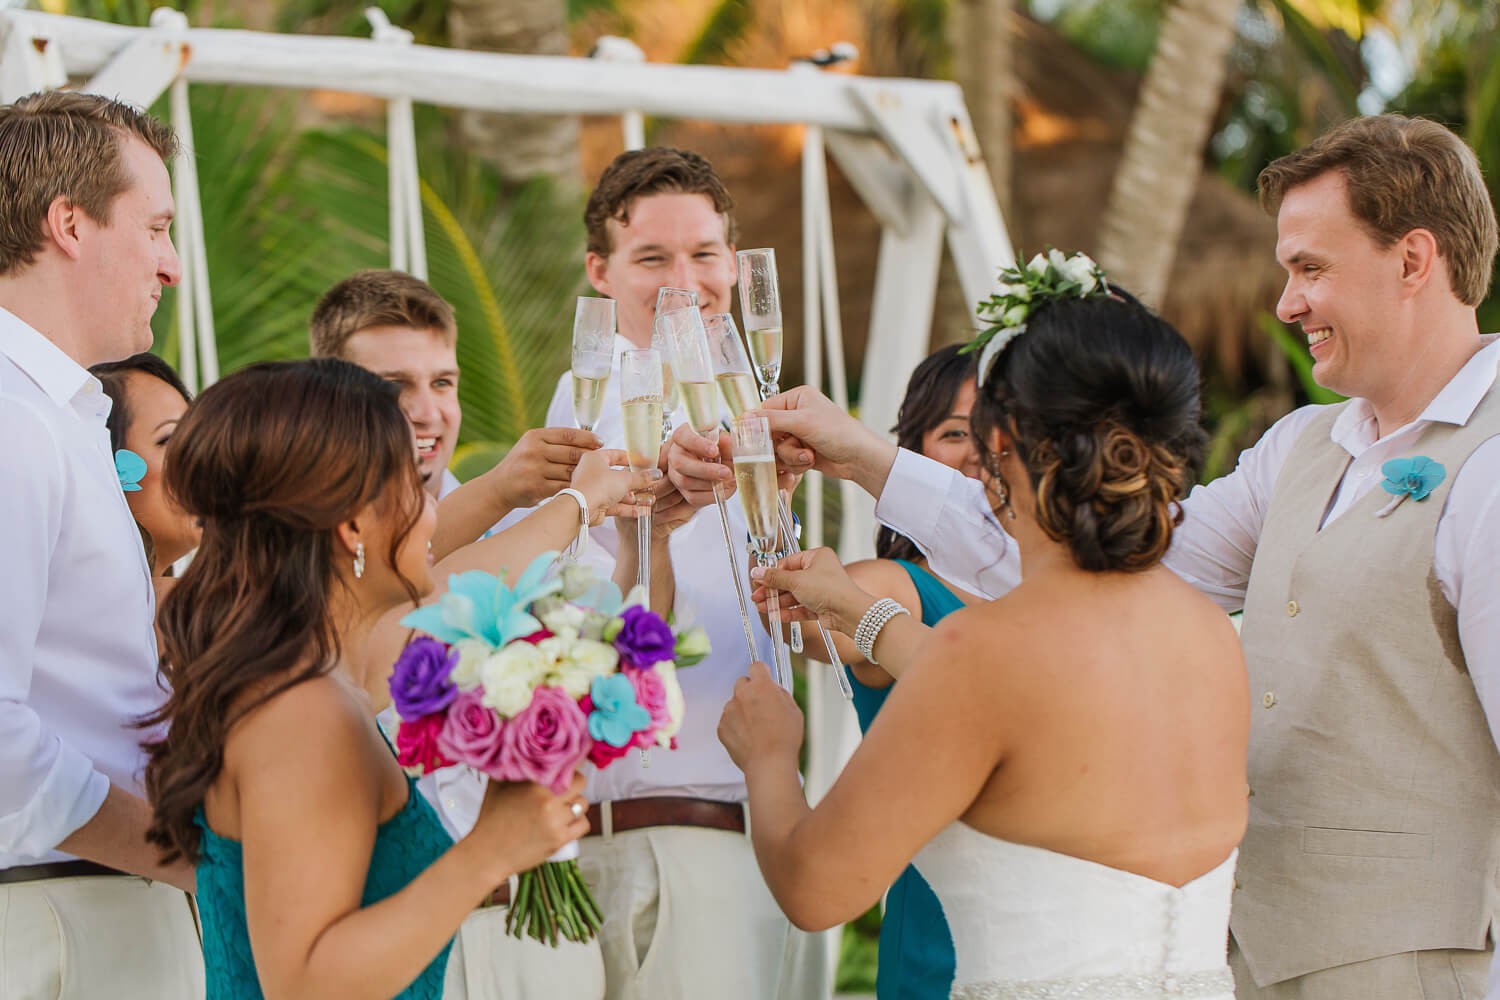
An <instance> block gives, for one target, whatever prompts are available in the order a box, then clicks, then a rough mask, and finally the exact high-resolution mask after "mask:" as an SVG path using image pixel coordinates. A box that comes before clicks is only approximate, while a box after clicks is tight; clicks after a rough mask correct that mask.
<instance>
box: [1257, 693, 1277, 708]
mask: <svg viewBox="0 0 1500 1000" xmlns="http://www.w3.org/2000/svg"><path fill="white" fill-rule="evenodd" d="M1260 703H1261V704H1262V705H1264V706H1266V707H1267V708H1270V707H1271V706H1272V705H1274V704H1276V692H1275V691H1267V692H1266V693H1265V695H1264V696H1263V697H1262V698H1261V699H1260Z"/></svg>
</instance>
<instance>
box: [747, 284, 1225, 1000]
mask: <svg viewBox="0 0 1500 1000" xmlns="http://www.w3.org/2000/svg"><path fill="white" fill-rule="evenodd" d="M1069 263H1071V262H1069ZM1010 276H1011V277H1013V278H1016V277H1019V278H1024V279H1025V280H1026V281H1028V282H1030V284H1031V287H1030V288H1029V289H1028V290H1027V291H1028V293H1029V294H1028V295H1027V297H1026V298H1025V299H1022V298H1020V297H1019V296H1018V297H1016V298H1014V299H1013V300H1012V302H1011V303H1009V305H1020V306H1022V307H1023V308H1022V310H1021V311H1020V312H1013V311H1011V310H1010V309H1007V310H1006V312H1008V313H1009V318H1010V322H1008V323H1007V324H1006V329H1003V330H994V329H992V330H991V331H987V333H986V334H984V335H981V342H986V341H987V343H984V345H983V346H984V348H985V349H984V351H983V352H982V353H981V357H980V361H981V364H980V387H979V392H978V398H977V399H976V402H975V407H974V412H973V426H974V430H975V434H976V438H977V440H978V442H979V446H980V449H981V458H982V464H983V478H984V482H985V486H986V489H987V491H988V493H989V496H990V499H991V501H992V505H993V507H994V509H995V511H996V515H997V516H998V517H999V519H1000V522H1001V524H1003V525H1004V526H1005V528H1006V530H1007V531H1008V532H1009V533H1010V534H1011V535H1012V536H1013V537H1014V539H1015V541H1016V543H1017V545H1018V547H1019V551H1020V554H1021V567H1022V574H1021V582H1020V584H1019V585H1018V586H1016V588H1015V589H1014V590H1013V591H1011V592H1010V593H1009V594H1007V595H1006V596H1004V597H1002V598H1000V599H997V600H995V601H991V602H989V603H986V604H981V605H975V606H972V607H969V608H966V609H963V610H960V611H957V612H955V613H954V614H952V615H950V616H949V617H948V618H946V619H944V621H943V622H942V623H941V624H940V625H938V626H937V627H936V628H934V629H931V630H926V629H925V627H923V626H921V625H919V624H917V623H915V622H914V621H913V619H912V618H911V617H910V616H909V615H905V614H902V613H901V612H902V611H903V610H904V609H899V606H893V605H894V602H889V601H876V600H875V597H876V596H877V595H871V594H867V593H864V592H862V591H860V590H859V589H858V588H857V587H855V586H854V585H853V584H852V583H851V582H850V581H849V579H848V578H847V576H845V575H844V574H843V571H842V568H841V567H839V566H838V563H837V560H835V559H834V558H833V557H832V556H831V554H829V553H827V552H826V551H819V552H814V553H808V554H804V555H803V556H794V557H792V558H791V559H789V560H788V561H787V563H786V566H787V567H788V568H786V569H784V570H781V571H777V570H771V571H768V572H767V573H766V574H765V575H764V576H763V577H762V578H761V580H760V582H761V583H762V584H763V585H765V586H767V587H774V588H776V589H777V590H779V591H782V592H784V594H785V595H790V598H791V599H787V598H786V597H784V598H783V607H787V606H788V605H790V607H791V609H792V612H793V614H794V615H795V616H797V617H802V618H811V617H812V616H813V615H817V616H819V617H821V618H822V620H823V621H824V622H825V623H827V624H828V625H829V626H830V627H834V628H838V629H839V630H841V631H845V632H848V633H851V634H853V635H854V637H855V640H856V642H857V643H859V644H860V645H861V649H862V651H864V652H867V653H869V654H870V655H869V659H870V661H871V662H877V661H881V662H884V661H886V660H887V658H891V659H892V660H904V661H905V662H900V663H899V664H898V665H899V666H900V667H901V669H900V670H893V671H892V672H893V673H899V674H900V680H899V681H898V683H897V684H896V685H895V688H894V689H893V692H892V694H891V696H890V699H889V701H888V702H887V704H886V706H885V708H884V709H883V710H882V712H881V713H880V716H879V717H878V718H877V719H876V721H875V724H874V726H873V727H872V728H871V730H870V732H869V733H868V735H867V736H866V737H865V740H864V742H863V743H862V744H861V746H860V747H859V749H858V751H857V752H856V753H855V755H854V757H853V759H852V760H851V761H850V762H849V765H848V766H847V767H846V768H845V770H844V772H843V774H842V776H841V777H840V778H839V780H838V782H837V783H836V784H835V785H834V787H833V788H832V790H831V791H829V793H828V795H827V796H826V797H825V798H824V799H823V800H822V801H821V802H820V803H819V805H818V807H817V808H816V809H811V808H809V807H808V805H807V803H806V801H805V800H804V798H803V795H802V790H801V786H800V785H799V782H798V777H797V758H798V750H799V747H800V744H801V741H802V718H801V713H800V712H799V711H798V710H797V707H796V705H795V703H794V702H793V701H792V699H791V696H790V695H788V694H787V693H786V692H785V691H783V690H782V689H781V688H780V687H778V686H777V685H776V684H775V683H774V682H773V681H772V680H771V677H770V675H769V673H768V672H767V671H766V669H765V667H764V665H761V664H756V665H754V666H753V667H752V672H751V675H750V676H749V677H747V678H744V679H742V680H741V681H740V682H739V685H738V688H737V691H736V694H735V697H734V699H733V700H732V701H731V702H730V703H729V705H728V706H727V707H726V709H725V711H724V715H723V718H722V720H721V722H720V725H719V735H720V738H721V739H722V740H723V742H724V744H725V746H726V747H727V748H728V749H729V752H730V754H731V756H732V757H733V758H734V760H735V762H736V763H737V764H738V765H739V766H740V767H741V768H742V769H743V770H744V772H745V776H746V780H747V781H748V784H749V791H750V810H751V813H752V814H753V816H754V818H755V822H754V824H753V838H754V843H755V850H756V856H757V858H758V859H759V861H760V866H761V869H762V871H763V872H764V874H765V878H766V882H767V884H768V885H769V886H770V888H771V891H772V892H773V893H774V894H775V896H776V899H777V901H778V902H779V903H780V904H781V906H782V908H783V909H784V910H785V911H786V913H787V915H788V916H789V917H790V918H791V919H792V921H793V922H794V923H796V924H797V925H798V926H800V927H803V928H805V929H817V928H824V927H829V926H832V925H835V924H838V923H840V922H842V921H846V920H850V919H852V918H853V917H855V916H856V915H858V914H860V913H862V912H863V911H865V910H866V909H868V908H869V907H870V906H871V905H872V904H873V903H875V902H876V901H877V900H878V899H879V898H880V895H881V893H882V892H883V891H884V890H885V888H886V887H887V886H888V885H890V883H891V881H892V880H893V879H894V878H895V877H896V875H897V874H898V873H899V872H900V871H901V870H902V868H903V867H904V866H905V865H906V864H907V862H908V861H912V860H913V859H914V864H915V865H916V867H917V868H918V870H919V871H920V872H921V874H922V875H923V877H924V878H925V879H926V880H927V881H928V882H929V883H930V884H931V886H932V887H933V889H934V890H935V891H936V893H937V896H938V898H939V900H940V901H941V903H942V906H943V909H944V911H945V913H946V915H947V918H948V924H949V926H950V928H951V929H952V933H953V939H954V947H955V952H956V956H957V970H956V976H955V979H954V987H953V992H952V996H953V997H959V998H981V997H982V998H1016V1000H1019V998H1044V997H1045V998H1051V997H1058V998H1061V997H1069V998H1079V1000H1092V998H1100V1000H1103V998H1125V997H1132V998H1133V997H1141V998H1156V997H1200V998H1222V1000H1231V997H1232V994H1233V980H1232V978H1231V976H1230V973H1229V969H1228V967H1227V966H1226V964H1225V949H1226V941H1227V928H1228V921H1229V904H1230V895H1231V892H1232V890H1233V878H1234V863H1235V846H1236V844H1238V842H1239V840H1240V837H1241V835H1242V834H1243V833H1244V830H1245V821H1246V812H1247V803H1246V783H1245V754H1246V742H1247V739H1248V731H1249V714H1250V709H1249V702H1248V693H1247V684H1246V678H1245V667H1244V662H1243V659H1242V657H1241V655H1240V649H1239V643H1238V639H1237V637H1236V635H1235V633H1234V629H1233V628H1232V626H1231V625H1230V623H1229V621H1228V619H1227V618H1225V616H1224V614H1223V613H1222V612H1221V611H1219V610H1218V609H1217V608H1216V607H1215V606H1214V605H1212V604H1211V603H1210V602H1209V601H1208V600H1207V599H1206V598H1204V597H1202V596H1201V595H1199V594H1198V593H1197V592H1196V591H1195V590H1193V588H1192V587H1190V586H1189V585H1188V584H1186V583H1184V582H1183V581H1182V580H1180V579H1178V578H1177V577H1176V576H1175V575H1174V574H1173V573H1171V572H1170V571H1168V570H1166V569H1165V568H1163V567H1162V565H1161V557H1162V554H1163V553H1165V552H1166V550H1167V547H1168V545H1169V543H1170V541H1171V535H1172V530H1173V527H1174V526H1175V524H1176V522H1177V521H1178V519H1179V516H1180V515H1179V514H1178V511H1177V499H1178V498H1179V497H1181V496H1182V495H1183V494H1184V492H1185V491H1186V490H1187V488H1188V487H1189V486H1190V485H1191V483H1192V480H1193V471H1194V466H1195V464H1196V461H1197V459H1198V457H1199V455H1200V452H1201V450H1202V446H1203V441H1204V436H1203V432H1202V430H1201V427H1200V424H1199V417H1200V414H1199V402H1198V372H1197V368H1196V365H1195V363H1194V360H1193V356H1192V354H1191V352H1190V350H1189V348H1188V346H1187V344H1186V343H1185V342H1184V341H1183V340H1182V338H1181V337H1180V336H1179V335H1178V334H1177V333H1176V332H1175V331H1174V330H1173V329H1172V328H1171V327H1170V326H1168V325H1167V324H1166V323H1165V322H1163V321H1162V320H1161V319H1159V318H1158V317H1156V316H1155V315H1153V314H1152V313H1151V312H1149V311H1148V310H1147V309H1146V308H1144V307H1143V306H1141V305H1140V304H1139V303H1138V302H1136V301H1135V300H1134V299H1131V298H1129V297H1128V296H1125V295H1123V294H1121V293H1119V292H1118V291H1112V290H1109V289H1108V288H1107V286H1105V285H1104V284H1103V282H1102V275H1098V274H1097V272H1092V276H1094V277H1097V278H1099V279H1100V281H1099V284H1098V287H1097V288H1096V289H1093V290H1091V291H1090V293H1089V294H1082V291H1083V286H1085V285H1087V284H1090V283H1089V282H1078V281H1071V282H1070V281H1069V280H1068V279H1067V276H1066V275H1065V274H1064V272H1062V271H1061V270H1059V269H1056V268H1049V269H1048V270H1046V271H1044V272H1041V273H1032V274H1030V275H1029V276H1028V275H1027V273H1026V272H1011V273H1010ZM1007 287H1008V288H1009V289H1010V291H1009V292H1008V293H1007V294H1015V293H1016V287H1015V286H1014V285H1011V286H1002V291H1005V290H1006V288H1007ZM1002 304H1005V303H1002ZM1017 327H1019V328H1020V329H1019V331H1017V330H1016V328H1017Z"/></svg>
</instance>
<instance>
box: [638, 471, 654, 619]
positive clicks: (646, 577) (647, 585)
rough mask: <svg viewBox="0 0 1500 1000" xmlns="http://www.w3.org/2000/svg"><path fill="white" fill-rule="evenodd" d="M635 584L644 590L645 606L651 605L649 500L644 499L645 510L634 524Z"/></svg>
mask: <svg viewBox="0 0 1500 1000" xmlns="http://www.w3.org/2000/svg"><path fill="white" fill-rule="evenodd" d="M635 541H636V548H635V551H636V559H637V560H638V562H637V564H636V568H635V582H636V586H638V587H642V588H644V589H645V591H646V607H648V608H649V607H651V501H650V499H649V498H648V499H647V501H646V512H645V513H644V514H642V515H641V516H640V519H639V523H638V524H637V525H636V540H635Z"/></svg>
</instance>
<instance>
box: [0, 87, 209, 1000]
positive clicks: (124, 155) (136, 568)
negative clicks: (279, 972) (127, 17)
mask: <svg viewBox="0 0 1500 1000" xmlns="http://www.w3.org/2000/svg"><path fill="white" fill-rule="evenodd" d="M175 149H176V141H175V139H174V138H173V136H172V132H171V129H169V128H168V127H167V126H166V125H164V124H162V123H161V122H158V121H157V120H155V119H154V118H151V117H150V116H149V115H146V114H143V113H141V112H140V111H139V110H137V109H135V108H131V107H128V106H126V105H123V104H119V103H117V102H115V101H111V100H106V99H105V98H102V97H94V96H90V95H85V94H75V93H61V92H58V93H49V94H36V95H33V96H31V97H27V98H23V99H21V100H20V101H17V102H16V103H15V104H11V105H6V106H3V107H0V190H3V191H4V192H5V194H4V196H3V197H0V440H3V441H4V442H5V448H6V452H5V459H4V462H3V463H0V468H3V472H0V482H3V484H4V486H3V488H0V553H3V554H4V558H5V574H4V576H3V578H0V996H4V997H12V996H14V997H58V998H63V1000H71V998H80V1000H82V998H92V997H104V996H107V997H120V998H131V1000H133V998H139V1000H147V998H152V1000H156V998H170V1000H177V998H185V997H196V996H202V994H203V960H202V954H201V951H200V949H199V944H198V935H197V930H196V925H195V918H194V915H193V911H192V907H191V903H190V902H189V900H188V898H187V896H186V895H184V893H183V892H182V891H181V890H183V889H187V890H191V889H192V887H193V871H192V868H191V867H190V866H189V865H187V864H186V863H184V862H178V863H176V864H173V865H170V866H164V865H162V864H161V858H160V852H159V850H158V849H157V847H155V846H154V845H152V844H149V843H148V842H147V840H146V832H147V828H148V827H149V825H150V823H151V808H150V806H149V805H148V803H147V802H146V799H145V789H144V787H143V786H142V777H141V776H142V772H143V770H144V767H145V758H144V756H143V755H142V751H141V741H142V740H143V739H150V738H152V737H153V736H155V735H158V734H159V733H158V731H154V730H148V731H146V732H142V730H141V729H140V728H139V727H138V723H139V721H140V720H141V719H142V718H143V717H145V716H148V715H150V714H152V713H154V712H155V711H156V710H157V709H158V708H159V707H160V706H161V702H162V686H161V681H160V676H159V673H158V669H157V649H156V639H155V635H154V633H153V630H152V621H153V618H154V617H155V602H154V599H153V594H152V588H151V574H150V567H149V566H148V565H147V562H146V554H145V551H144V550H143V549H142V547H141V537H140V534H139V533H138V532H137V531H136V526H135V522H134V520H133V519H132V518H131V516H130V509H129V507H127V506H126V503H125V496H124V494H123V493H122V492H121V491H120V481H119V478H118V476H117V473H116V471H115V463H114V458H113V456H112V454H111V453H110V447H109V432H108V430H107V429H106V427H105V418H106V416H107V415H108V413H109V410H110V402H109V398H108V397H107V396H106V395H105V394H104V391H103V388H102V387H101V385H100V383H99V380H98V379H96V378H94V377H93V376H92V375H90V374H89V372H88V371H87V369H88V368H89V367H90V366H92V365H96V364H99V363H101V362H106V361H118V360H120V359H121V358H124V357H127V356H128V355H131V354H135V353H137V352H140V351H144V350H146V349H147V348H148V347H150V346H151V316H152V314H153V313H154V312H155V311H156V307H157V303H158V301H159V300H160V298H161V291H162V288H163V287H165V286H167V285H174V284H176V283H177V279H178V277H179V275H180V273H181V272H180V269H179V266H178V261H177V252H176V250H175V249H174V248H173V246H172V237H171V235H170V234H169V231H168V230H169V227H170V225H171V222H172V212H173V203H172V185H171V180H170V178H169V177H168V175H167V167H166V163H165V162H164V161H165V160H167V159H169V158H170V157H171V156H172V155H173V153H174V151H175ZM174 886H176V888H174Z"/></svg>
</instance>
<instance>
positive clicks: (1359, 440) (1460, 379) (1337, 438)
mask: <svg viewBox="0 0 1500 1000" xmlns="http://www.w3.org/2000/svg"><path fill="white" fill-rule="evenodd" d="M1480 339H1481V340H1483V341H1484V346H1483V347H1481V348H1480V349H1479V350H1478V351H1476V352H1475V353H1474V356H1473V357H1472V358H1470V359H1469V360H1468V361H1467V362H1465V364H1464V366H1463V367H1462V368H1460V369H1459V370H1458V374H1456V375H1454V376H1453V378H1452V379H1450V380H1449V381H1448V384H1447V385H1445V386H1443V388H1442V390H1441V391H1440V392H1439V393H1438V394H1437V395H1436V396H1434V397H1433V398H1432V402H1430V403H1428V404H1427V408H1426V409H1424V410H1423V411H1422V413H1421V414H1420V415H1419V416H1418V417H1417V419H1416V420H1413V421H1412V422H1411V423H1410V424H1407V426H1408V427H1411V426H1414V425H1417V424H1427V423H1445V424H1454V425H1456V426H1459V427H1462V426H1463V425H1464V424H1467V423H1468V422H1469V418H1470V417H1472V416H1473V415H1474V411H1475V409H1477V408H1478V406H1479V403H1480V401H1482V400H1483V399H1484V397H1485V394H1486V393H1488V392H1489V391H1490V389H1491V387H1493V386H1494V384H1495V375H1496V373H1497V370H1500V334H1494V333H1491V334H1486V335H1484V336H1483V337H1482V338H1480ZM1328 436H1329V438H1330V439H1332V441H1333V442H1334V444H1337V445H1338V446H1340V447H1341V448H1343V449H1344V450H1345V451H1348V452H1349V453H1350V454H1355V455H1357V454H1359V453H1360V452H1361V451H1362V450H1363V449H1365V448H1368V447H1369V446H1370V445H1372V444H1374V443H1375V441H1376V440H1377V437H1378V430H1377V425H1376V422H1375V410H1374V408H1373V407H1372V406H1371V405H1370V402H1369V400H1365V399H1351V400H1350V401H1349V405H1348V406H1346V407H1344V412H1343V413H1340V414H1339V416H1338V419H1337V420H1335V421H1334V422H1333V427H1332V428H1331V429H1330V430H1329V432H1328Z"/></svg>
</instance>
